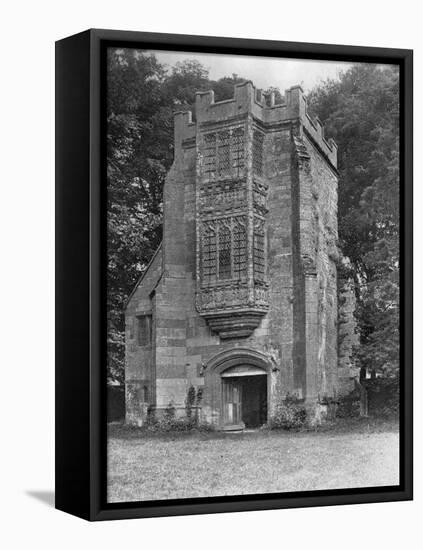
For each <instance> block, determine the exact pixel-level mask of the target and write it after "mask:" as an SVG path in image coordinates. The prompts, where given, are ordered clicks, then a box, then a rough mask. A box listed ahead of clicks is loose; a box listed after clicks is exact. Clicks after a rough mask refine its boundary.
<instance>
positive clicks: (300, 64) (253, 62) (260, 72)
mask: <svg viewBox="0 0 423 550" xmlns="http://www.w3.org/2000/svg"><path fill="white" fill-rule="evenodd" d="M149 53H154V54H155V55H156V57H157V59H158V61H159V62H161V63H163V64H166V65H167V66H168V67H169V69H170V68H171V67H172V66H173V65H175V64H176V63H177V62H178V61H185V60H186V59H196V60H198V61H199V62H200V63H201V64H202V65H204V67H206V68H207V69H208V70H209V77H210V79H212V80H217V79H219V78H221V77H222V76H231V75H232V73H236V74H237V75H238V76H240V77H242V78H245V79H246V80H252V82H253V83H254V85H255V86H256V87H257V88H261V89H266V88H269V87H270V86H274V87H277V88H279V89H280V90H281V91H282V92H283V91H284V90H286V89H287V88H290V87H291V86H295V85H297V84H300V85H301V86H302V87H303V89H304V91H305V92H306V93H307V92H309V91H310V90H311V89H312V88H313V87H314V86H316V85H317V84H319V83H320V82H321V81H324V80H326V79H327V78H336V77H337V76H338V75H339V73H340V72H342V71H345V70H347V69H348V68H349V67H350V66H351V63H340V62H338V61H315V60H309V61H307V60H303V59H281V58H274V57H261V56H260V57H258V56H245V55H234V56H231V55H222V54H203V53H201V54H196V53H186V52H169V51H150V52H149Z"/></svg>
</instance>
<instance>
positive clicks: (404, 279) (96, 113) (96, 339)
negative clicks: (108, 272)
mask: <svg viewBox="0 0 423 550" xmlns="http://www.w3.org/2000/svg"><path fill="white" fill-rule="evenodd" d="M86 32H87V33H89V37H90V41H89V43H90V46H89V53H88V55H89V58H90V59H89V64H90V75H89V87H90V96H89V106H90V107H89V142H90V161H89V174H87V177H88V180H89V188H90V198H89V211H90V219H89V228H90V229H89V236H88V237H89V251H90V252H89V288H90V320H89V325H90V338H89V340H90V341H89V345H90V357H89V365H87V368H89V403H88V407H87V410H86V414H87V420H88V423H89V434H90V435H89V442H88V445H89V453H88V454H89V461H88V464H84V465H82V464H81V466H83V469H84V470H85V469H86V468H88V472H89V496H88V508H89V511H88V512H86V511H84V512H83V513H81V514H78V513H75V512H74V511H71V513H75V515H80V516H81V517H84V519H89V520H91V521H97V520H110V519H124V518H141V517H158V516H171V515H188V514H208V513H219V512H234V511H252V510H268V509H276V508H294V507H310V506H331V505H341V504H361V503H371V502H386V501H401V500H410V499H412V498H413V494H412V95H413V91H412V70H413V69H412V64H413V52H412V50H404V49H390V48H374V47H362V46H338V45H326V44H308V43H292V42H276V41H267V40H266V41H261V40H255V39H238V38H223V37H220V38H219V37H203V36H188V35H173V34H172V35H168V34H159V33H143V32H131V31H111V30H100V29H92V30H90V31H86ZM83 34H85V33H83ZM71 39H72V37H70V38H69V39H65V40H71ZM112 43H114V44H119V45H123V44H124V43H125V45H126V46H127V47H143V46H144V47H145V45H147V44H148V46H149V47H150V48H151V49H160V48H164V49H166V47H167V49H181V48H192V49H197V50H198V48H205V49H206V50H208V51H211V49H214V50H216V53H219V52H221V53H223V52H224V51H226V52H227V51H230V50H231V49H234V50H236V49H238V50H242V53H243V54H254V53H255V55H266V52H267V53H269V52H270V51H271V52H272V54H273V55H278V56H285V57H298V56H299V55H300V56H302V57H309V58H314V59H318V58H320V57H321V58H325V59H334V60H335V59H341V58H343V59H345V57H348V59H350V60H351V59H354V60H356V61H359V60H360V61H361V62H365V61H366V60H367V61H369V62H370V60H372V61H373V62H381V63H389V62H392V63H398V64H399V65H400V67H401V107H402V108H403V116H402V119H401V120H402V137H403V139H402V146H401V153H402V154H401V177H402V188H401V214H402V238H401V255H402V266H401V267H402V269H401V300H402V303H403V308H402V311H401V327H402V330H401V349H402V354H403V355H402V368H403V372H402V385H401V407H402V410H401V431H400V440H401V464H402V472H401V482H400V485H399V486H398V488H397V487H395V488H383V487H376V488H363V489H356V490H339V491H318V492H310V493H308V494H293V493H292V494H289V495H287V494H285V495H283V494H281V495H278V496H275V495H252V496H248V497H246V496H239V498H238V497H234V498H232V497H230V500H228V499H225V497H222V498H210V499H201V500H202V502H194V501H191V499H187V500H186V501H183V502H178V503H173V502H172V501H169V502H166V501H157V502H155V503H154V504H153V505H152V504H151V503H142V502H138V503H131V502H128V503H122V504H107V503H106V502H105V475H106V472H105V465H106V456H105V450H106V447H105V443H106V441H105V425H104V424H105V422H104V418H105V417H104V412H105V395H104V391H101V388H102V384H104V382H105V380H104V371H103V369H101V368H100V365H101V360H102V350H101V338H102V332H101V330H102V327H103V329H104V313H105V312H104V307H103V306H104V303H103V300H102V294H101V288H102V285H104V280H103V281H102V277H101V270H100V266H101V259H102V249H101V246H102V245H101V204H103V203H102V202H101V198H100V181H101V178H102V168H101V158H102V153H103V154H104V137H105V128H104V126H103V127H102V126H101V120H100V119H101V117H100V115H101V105H102V100H104V98H103V99H102V94H101V88H102V75H101V71H100V69H101V51H102V48H103V47H105V46H107V45H111V44H112ZM203 51H204V50H203ZM238 53H240V52H239V51H238ZM375 60H376V61H375ZM103 76H104V75H103ZM59 108H60V107H59ZM103 122H104V121H103ZM102 143H103V145H102ZM103 206H104V205H103ZM405 213H406V216H405V215H404V214H405ZM103 252H104V250H103ZM102 323H103V324H102ZM56 368H57V367H56ZM56 376H57V370H56ZM67 414H71V412H69V411H68V413H67ZM73 443H74V444H77V445H78V442H76V441H74V442H73ZM86 444H87V442H86V441H85V442H84V445H86ZM82 454H83V455H84V456H86V453H82ZM193 500H195V499H193ZM197 500H198V499H197ZM58 508H60V509H63V507H60V506H58ZM85 509H86V507H84V510H85ZM65 511H70V510H65Z"/></svg>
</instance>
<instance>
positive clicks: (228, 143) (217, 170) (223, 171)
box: [203, 127, 245, 178]
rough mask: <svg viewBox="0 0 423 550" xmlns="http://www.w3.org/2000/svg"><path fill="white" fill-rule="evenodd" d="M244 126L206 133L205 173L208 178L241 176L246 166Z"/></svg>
mask: <svg viewBox="0 0 423 550" xmlns="http://www.w3.org/2000/svg"><path fill="white" fill-rule="evenodd" d="M244 135H245V132H244V128H243V127H237V128H233V129H229V130H221V131H219V132H209V133H207V134H205V135H204V146H203V156H204V174H205V176H206V177H207V178H215V177H218V178H221V177H226V176H232V175H233V176H237V177H238V176H241V175H242V173H243V170H244V166H245V153H244Z"/></svg>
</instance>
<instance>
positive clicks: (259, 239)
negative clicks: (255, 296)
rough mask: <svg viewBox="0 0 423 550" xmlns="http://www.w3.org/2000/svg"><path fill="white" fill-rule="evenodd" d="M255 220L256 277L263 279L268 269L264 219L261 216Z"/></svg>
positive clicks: (254, 252)
mask: <svg viewBox="0 0 423 550" xmlns="http://www.w3.org/2000/svg"><path fill="white" fill-rule="evenodd" d="M254 222H255V223H254V235H253V263H254V279H256V280H259V281H263V280H264V279H265V271H266V258H265V239H264V220H262V219H260V218H256V219H255V220H254Z"/></svg>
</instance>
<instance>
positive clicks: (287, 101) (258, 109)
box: [175, 81, 338, 169]
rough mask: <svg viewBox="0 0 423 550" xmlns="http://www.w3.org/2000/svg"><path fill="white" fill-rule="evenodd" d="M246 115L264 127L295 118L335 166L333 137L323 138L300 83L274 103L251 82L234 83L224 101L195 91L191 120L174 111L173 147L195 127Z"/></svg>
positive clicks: (191, 134)
mask: <svg viewBox="0 0 423 550" xmlns="http://www.w3.org/2000/svg"><path fill="white" fill-rule="evenodd" d="M248 115H251V117H252V118H253V119H254V120H255V121H256V122H257V123H258V124H259V125H260V126H262V127H263V128H264V129H272V128H275V127H277V126H278V125H282V124H288V123H293V122H295V121H298V122H299V123H300V128H301V132H303V133H304V134H305V135H306V136H307V137H308V139H310V140H311V141H312V142H313V144H314V145H315V146H317V147H318V148H319V150H320V151H321V152H322V153H323V155H324V156H325V158H326V159H327V161H328V162H329V163H330V164H331V166H332V167H333V168H335V169H336V168H337V152H338V147H337V145H336V143H335V141H334V140H333V139H328V140H327V139H326V138H325V134H324V126H323V124H322V122H321V121H320V120H319V119H318V118H317V117H316V118H312V117H311V116H310V115H309V114H308V111H307V99H306V97H305V95H304V91H303V89H302V88H301V86H292V87H291V88H289V89H288V90H286V91H285V96H284V101H283V102H281V103H276V102H275V94H274V92H271V93H269V94H264V93H263V92H262V91H261V90H259V89H257V88H256V87H255V86H254V85H253V83H252V82H251V81H246V82H243V83H241V84H236V85H235V86H234V97H233V98H231V99H226V100H224V101H215V95H214V92H213V90H210V91H207V92H197V93H196V99H195V122H193V121H192V115H191V113H190V112H189V111H186V112H178V113H175V148H177V147H178V145H180V144H181V143H182V142H183V141H185V140H190V139H192V138H193V137H195V134H196V131H197V127H202V128H207V127H208V126H209V127H210V126H211V127H212V126H217V125H221V124H222V123H224V124H225V125H226V126H230V125H231V124H233V123H236V121H242V120H245V119H246V118H247V116H248ZM177 142H179V143H177Z"/></svg>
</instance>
